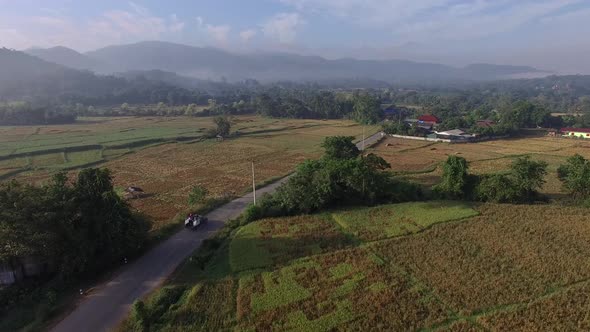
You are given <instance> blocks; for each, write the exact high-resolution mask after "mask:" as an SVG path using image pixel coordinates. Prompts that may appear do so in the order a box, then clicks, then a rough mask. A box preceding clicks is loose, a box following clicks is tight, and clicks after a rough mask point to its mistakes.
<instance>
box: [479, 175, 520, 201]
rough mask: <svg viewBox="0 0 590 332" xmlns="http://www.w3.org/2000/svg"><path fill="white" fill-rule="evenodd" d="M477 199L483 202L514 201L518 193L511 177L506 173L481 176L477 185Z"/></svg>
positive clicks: (518, 199) (518, 197) (517, 197)
mask: <svg viewBox="0 0 590 332" xmlns="http://www.w3.org/2000/svg"><path fill="white" fill-rule="evenodd" d="M476 192H477V199H478V200H480V201H483V202H494V203H516V202H519V201H520V196H519V195H520V194H519V192H518V190H517V189H516V185H515V183H514V181H513V180H512V178H511V177H510V176H508V175H506V174H492V175H489V176H483V177H482V179H481V180H480V182H479V184H478V186H477V190H476Z"/></svg>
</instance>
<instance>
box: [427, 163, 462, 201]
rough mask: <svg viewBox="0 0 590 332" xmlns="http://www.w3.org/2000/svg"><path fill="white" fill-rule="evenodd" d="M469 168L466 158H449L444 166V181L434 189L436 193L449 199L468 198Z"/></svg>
mask: <svg viewBox="0 0 590 332" xmlns="http://www.w3.org/2000/svg"><path fill="white" fill-rule="evenodd" d="M468 168H469V165H468V164H467V160H466V159H465V158H463V157H457V156H449V157H448V158H447V160H446V161H445V163H444V164H443V175H442V181H441V183H439V184H437V185H436V186H435V187H434V188H433V189H434V191H435V192H436V193H438V194H439V195H442V196H444V197H447V198H466V197H467V196H468V193H467V191H468V190H467V189H468V188H467V184H468V174H467V170H468Z"/></svg>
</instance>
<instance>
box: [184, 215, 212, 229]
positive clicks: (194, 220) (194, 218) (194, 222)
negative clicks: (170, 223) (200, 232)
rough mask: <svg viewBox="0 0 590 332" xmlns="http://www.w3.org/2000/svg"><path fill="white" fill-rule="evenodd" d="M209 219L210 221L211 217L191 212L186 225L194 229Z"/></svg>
mask: <svg viewBox="0 0 590 332" xmlns="http://www.w3.org/2000/svg"><path fill="white" fill-rule="evenodd" d="M207 221H209V219H207V217H205V216H201V215H198V214H192V213H191V214H189V215H188V217H187V218H186V219H185V220H184V227H185V228H189V229H192V230H196V229H197V227H199V226H200V225H201V224H204V223H206V222H207Z"/></svg>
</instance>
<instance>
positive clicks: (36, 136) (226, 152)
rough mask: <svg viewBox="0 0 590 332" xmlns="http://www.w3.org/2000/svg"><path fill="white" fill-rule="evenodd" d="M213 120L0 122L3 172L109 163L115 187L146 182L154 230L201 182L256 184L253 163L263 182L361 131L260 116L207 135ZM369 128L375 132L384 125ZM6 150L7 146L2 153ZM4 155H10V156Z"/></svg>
mask: <svg viewBox="0 0 590 332" xmlns="http://www.w3.org/2000/svg"><path fill="white" fill-rule="evenodd" d="M213 126H214V124H213V121H212V118H198V117H197V118H194V117H172V118H164V117H139V118H131V117H124V118H86V119H83V121H82V122H81V123H79V124H74V125H60V126H41V127H39V126H31V127H0V134H1V135H0V137H2V140H1V141H0V176H2V175H5V178H8V177H9V176H17V177H18V178H20V179H23V180H25V181H30V182H41V181H45V180H46V179H47V178H48V177H49V176H50V175H51V174H52V173H54V172H55V171H57V170H60V169H78V168H80V167H85V166H96V165H99V166H101V167H103V166H104V167H108V168H109V169H111V171H112V174H113V177H114V180H115V185H116V186H119V187H127V186H139V187H141V188H143V189H144V190H145V191H146V193H147V197H145V198H142V199H135V200H130V203H131V205H132V206H133V207H134V208H136V209H137V210H139V211H140V212H142V213H144V214H146V215H148V216H149V217H151V218H152V219H153V220H154V222H155V223H154V226H155V227H154V230H157V229H159V228H160V227H162V226H165V225H166V224H168V223H169V222H170V221H171V219H172V218H173V217H174V216H175V215H176V214H177V213H179V212H181V211H184V210H185V209H186V208H187V196H188V192H189V191H190V188H191V187H192V186H194V185H197V184H200V185H203V186H205V187H206V188H207V189H208V190H209V192H210V194H211V196H213V197H231V196H235V195H239V194H241V193H243V192H244V191H245V190H247V189H248V188H250V187H251V181H252V180H251V162H252V161H254V162H255V163H256V180H257V182H259V183H262V182H265V181H268V180H271V179H274V178H277V177H281V176H284V175H286V174H288V173H290V172H292V171H293V170H294V168H295V166H296V165H297V164H299V163H301V162H302V161H304V160H305V159H308V158H316V157H319V156H320V155H321V151H322V149H321V147H320V143H321V142H322V140H323V139H324V137H327V136H333V135H351V136H357V137H359V138H360V137H361V136H362V132H363V129H362V127H361V126H359V125H357V124H355V123H354V122H352V121H345V120H331V121H322V120H286V119H280V120H277V119H268V118H261V117H256V116H237V117H234V118H233V119H232V131H234V132H237V136H236V137H235V138H231V139H226V140H225V141H223V142H217V141H215V140H203V139H202V136H203V134H204V133H205V131H206V130H207V129H209V128H213ZM377 130H378V129H377V127H367V128H366V133H367V135H368V134H370V133H372V132H375V131H377ZM2 151H4V152H2ZM2 153H4V155H2Z"/></svg>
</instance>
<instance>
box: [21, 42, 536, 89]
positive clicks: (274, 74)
mask: <svg viewBox="0 0 590 332" xmlns="http://www.w3.org/2000/svg"><path fill="white" fill-rule="evenodd" d="M26 52H27V53H28V54H30V55H34V56H36V57H38V58H41V59H43V60H45V61H47V62H52V63H56V64H60V65H63V66H65V67H70V68H74V69H83V70H91V71H94V72H96V73H101V74H111V73H123V72H127V71H153V70H159V71H166V72H172V73H176V74H179V75H182V76H186V77H191V78H199V79H212V80H220V79H227V80H229V81H238V80H244V79H256V80H259V81H262V82H272V81H320V82H321V81H330V80H338V79H373V80H381V81H385V82H389V83H445V82H450V81H488V80H497V79H504V78H515V77H518V76H519V75H522V76H530V75H531V74H534V75H545V74H547V73H546V72H544V71H541V70H538V69H536V68H533V67H528V66H507V65H493V64H473V65H469V66H466V67H462V68H458V67H452V66H447V65H442V64H435V63H420V62H413V61H407V60H383V61H382V60H358V59H349V58H348V59H336V60H329V59H325V58H322V57H319V56H302V55H296V54H285V53H280V54H278V53H258V54H237V53H231V52H227V51H224V50H220V49H215V48H206V47H205V48H204V47H194V46H188V45H182V44H175V43H169V42H159V41H146V42H140V43H135V44H127V45H117V46H108V47H105V48H101V49H98V50H95V51H91V52H86V53H79V52H77V51H75V50H72V49H69V48H65V47H53V48H48V49H29V50H27V51H26Z"/></svg>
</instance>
